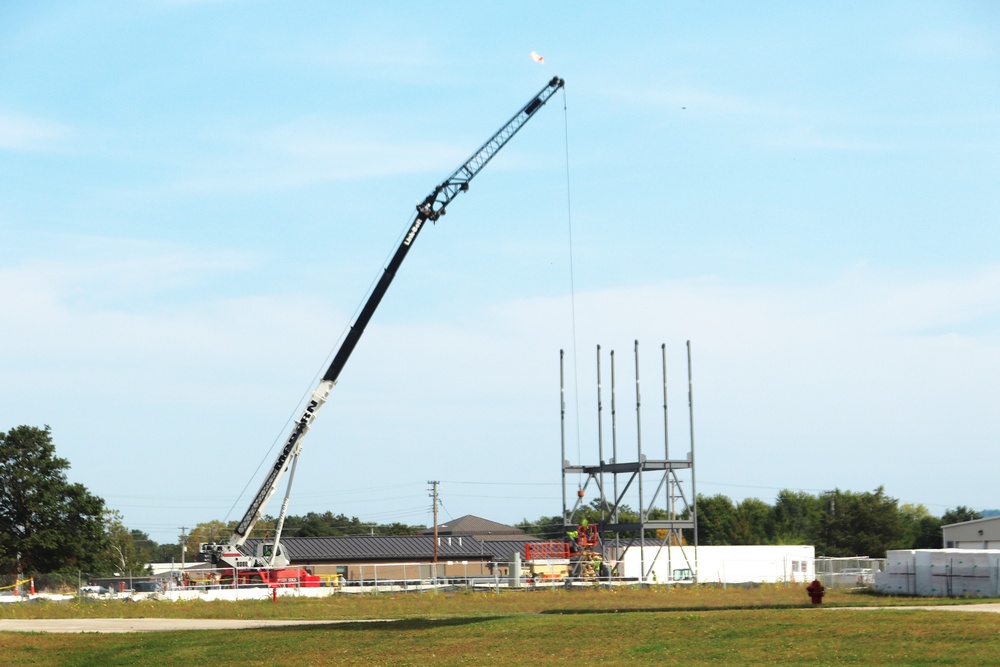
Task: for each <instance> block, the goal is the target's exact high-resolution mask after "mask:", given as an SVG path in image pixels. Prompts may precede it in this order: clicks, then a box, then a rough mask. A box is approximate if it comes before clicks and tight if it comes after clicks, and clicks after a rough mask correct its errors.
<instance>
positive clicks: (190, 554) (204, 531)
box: [184, 520, 260, 563]
mask: <svg viewBox="0 0 1000 667" xmlns="http://www.w3.org/2000/svg"><path fill="white" fill-rule="evenodd" d="M259 525H260V524H259V523H258V526H259ZM235 526H236V523H235V522H230V523H225V522H223V521H216V520H213V521H205V522H204V523H199V524H198V525H197V526H195V527H194V528H192V529H191V532H190V533H188V537H187V540H186V541H185V542H184V545H185V546H186V547H187V554H186V555H185V560H186V561H187V562H189V563H190V562H192V561H193V560H194V559H195V558H196V557H197V556H198V552H199V551H200V547H201V543H202V542H210V543H220V542H228V541H229V537H230V536H231V535H232V534H233V528H235Z"/></svg>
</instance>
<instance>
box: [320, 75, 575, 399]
mask: <svg viewBox="0 0 1000 667" xmlns="http://www.w3.org/2000/svg"><path fill="white" fill-rule="evenodd" d="M564 85H565V82H564V81H563V80H562V79H560V78H559V77H553V78H552V80H551V81H549V83H548V85H547V86H545V87H544V88H543V89H542V90H541V91H540V92H539V93H538V94H537V95H535V96H534V97H533V98H532V99H531V101H530V102H528V103H527V104H525V105H524V107H523V108H522V109H521V110H520V111H518V112H517V113H516V114H514V116H513V118H511V119H510V120H509V121H507V123H506V124H505V125H504V126H503V127H501V128H500V129H499V130H497V132H496V133H495V134H494V135H493V136H492V137H490V138H489V139H488V140H487V141H486V143H484V144H483V145H482V146H481V147H480V148H479V150H477V151H476V152H475V153H473V154H472V157H470V158H469V159H468V160H466V161H465V163H464V164H462V166H461V167H459V168H458V169H456V170H455V171H454V172H453V173H452V174H451V175H450V176H449V177H448V178H446V179H445V180H444V181H442V182H441V184H440V185H438V186H437V187H436V188H434V191H433V192H431V193H430V194H429V195H427V197H426V198H425V199H424V200H423V201H422V202H421V203H420V204H418V205H417V214H416V217H415V218H414V219H413V222H412V223H411V224H410V229H409V231H408V232H407V233H406V236H404V237H403V241H402V243H400V244H399V247H398V248H397V249H396V252H395V254H393V256H392V259H390V260H389V263H388V264H387V265H386V267H385V270H384V271H383V272H382V275H381V276H380V277H379V280H378V283H376V285H375V287H374V288H373V289H372V293H371V295H369V297H368V300H367V301H366V302H365V305H364V306H363V307H362V308H361V312H359V313H358V317H357V319H356V320H355V321H354V324H352V325H351V329H350V331H348V332H347V335H346V336H345V337H344V342H343V343H342V344H341V346H340V348H339V349H338V350H337V353H336V355H335V356H334V357H333V361H332V362H331V363H330V367H329V368H328V369H327V371H326V373H325V374H324V375H323V380H325V381H329V382H336V381H337V378H338V377H340V372H341V371H342V370H343V369H344V365H345V364H346V363H347V360H348V359H349V358H350V356H351V353H352V352H353V351H354V347H355V346H356V345H357V344H358V341H359V340H360V339H361V334H363V333H364V332H365V327H367V326H368V322H369V321H370V320H371V318H372V315H373V314H374V313H375V309H376V308H378V305H379V303H380V302H381V301H382V297H383V296H385V293H386V291H387V290H388V289H389V285H390V283H392V279H393V278H395V277H396V271H398V270H399V267H400V265H401V264H402V263H403V259H405V258H406V253H408V252H409V250H410V247H411V246H412V245H413V242H414V241H415V240H416V238H417V235H418V234H419V233H420V230H421V228H423V226H424V223H425V222H427V221H428V220H430V221H432V222H433V221H435V220H437V219H438V218H439V217H441V216H442V215H444V214H445V208H446V207H447V206H448V204H450V203H451V200H452V199H454V198H455V197H456V196H457V195H458V193H460V192H465V191H466V190H468V189H469V181H471V180H472V179H473V178H475V176H476V174H478V173H479V172H480V171H482V169H483V167H485V166H486V165H487V163H489V161H490V160H491V159H492V158H493V156H494V155H496V154H497V152H498V151H499V150H500V149H501V148H503V147H504V145H505V144H506V143H507V142H508V141H510V139H511V137H513V136H514V135H515V134H516V133H517V131H518V130H520V129H521V127H523V126H524V124H525V123H526V122H527V121H528V119H529V118H531V117H532V116H533V115H534V114H535V112H536V111H538V110H539V109H540V108H542V106H543V105H544V104H545V103H546V102H547V101H548V100H549V98H550V97H552V95H554V94H555V93H556V91H558V90H559V89H560V88H562V87H563V86H564Z"/></svg>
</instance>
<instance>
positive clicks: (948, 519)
mask: <svg viewBox="0 0 1000 667" xmlns="http://www.w3.org/2000/svg"><path fill="white" fill-rule="evenodd" d="M982 518H983V515H982V514H980V513H979V512H977V511H976V510H973V509H969V508H968V507H966V506H965V505H959V506H958V507H956V508H955V509H953V510H948V511H947V512H945V513H944V514H943V515H942V516H941V524H942V525H944V526H947V525H949V524H952V523H963V522H965V521H975V520H976V519H982Z"/></svg>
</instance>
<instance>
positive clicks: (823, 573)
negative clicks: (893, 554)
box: [814, 558, 886, 590]
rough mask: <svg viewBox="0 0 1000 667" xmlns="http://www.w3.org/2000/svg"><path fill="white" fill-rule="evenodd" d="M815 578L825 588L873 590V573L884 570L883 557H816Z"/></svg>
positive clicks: (884, 562)
mask: <svg viewBox="0 0 1000 667" xmlns="http://www.w3.org/2000/svg"><path fill="white" fill-rule="evenodd" d="M814 566H815V569H816V578H817V579H818V580H819V581H820V583H821V584H823V585H824V586H826V587H827V588H860V589H871V590H875V575H876V574H877V573H878V572H884V571H885V568H886V560H885V559H884V558H817V559H815V561H814Z"/></svg>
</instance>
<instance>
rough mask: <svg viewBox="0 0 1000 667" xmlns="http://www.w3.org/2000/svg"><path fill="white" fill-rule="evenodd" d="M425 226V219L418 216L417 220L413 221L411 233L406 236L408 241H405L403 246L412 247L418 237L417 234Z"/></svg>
mask: <svg viewBox="0 0 1000 667" xmlns="http://www.w3.org/2000/svg"><path fill="white" fill-rule="evenodd" d="M423 224H424V218H423V217H422V216H417V219H416V220H414V221H413V226H412V227H410V233H409V234H407V235H406V239H405V240H404V241H403V245H410V244H411V243H413V239H414V238H415V237H416V236H417V232H419V231H420V227H422V226H423Z"/></svg>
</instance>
